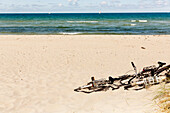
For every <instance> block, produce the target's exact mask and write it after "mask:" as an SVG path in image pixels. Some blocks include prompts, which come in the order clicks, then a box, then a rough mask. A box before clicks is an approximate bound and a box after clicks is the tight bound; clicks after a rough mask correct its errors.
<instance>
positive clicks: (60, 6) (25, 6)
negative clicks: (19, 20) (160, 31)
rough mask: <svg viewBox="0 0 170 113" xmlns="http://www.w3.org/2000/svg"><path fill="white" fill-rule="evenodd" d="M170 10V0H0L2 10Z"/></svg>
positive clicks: (0, 9)
mask: <svg viewBox="0 0 170 113" xmlns="http://www.w3.org/2000/svg"><path fill="white" fill-rule="evenodd" d="M99 11H101V12H139V11H141V12H147V11H170V0H0V12H99Z"/></svg>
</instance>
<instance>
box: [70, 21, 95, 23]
mask: <svg viewBox="0 0 170 113" xmlns="http://www.w3.org/2000/svg"><path fill="white" fill-rule="evenodd" d="M67 22H68V23H97V22H98V21H67Z"/></svg>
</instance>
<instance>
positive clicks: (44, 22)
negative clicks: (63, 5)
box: [0, 13, 170, 35]
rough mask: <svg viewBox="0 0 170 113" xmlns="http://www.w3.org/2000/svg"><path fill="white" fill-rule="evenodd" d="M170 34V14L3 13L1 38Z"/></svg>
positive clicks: (0, 19)
mask: <svg viewBox="0 0 170 113" xmlns="http://www.w3.org/2000/svg"><path fill="white" fill-rule="evenodd" d="M6 34H7V35H13V34H14V35H60V34H115V35H126V34H127V35H161V34H163V35H169V34H170V13H101V14H99V13H32V14H31V13H30V14H29V13H20V14H19V13H18V14H14V13H13V14H12V13H11V14H2V13H1V14H0V35H6Z"/></svg>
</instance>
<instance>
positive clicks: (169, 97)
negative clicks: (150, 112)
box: [153, 84, 170, 113]
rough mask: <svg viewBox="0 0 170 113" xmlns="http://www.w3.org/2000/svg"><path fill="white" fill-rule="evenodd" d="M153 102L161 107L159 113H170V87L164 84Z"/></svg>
mask: <svg viewBox="0 0 170 113" xmlns="http://www.w3.org/2000/svg"><path fill="white" fill-rule="evenodd" d="M153 100H154V101H155V103H156V105H157V106H158V107H159V109H158V112H163V113H170V85H168V84H162V85H161V87H160V88H159V89H158V91H157V95H156V96H155V97H154V98H153Z"/></svg>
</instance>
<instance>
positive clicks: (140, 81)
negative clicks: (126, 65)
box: [124, 62, 170, 90]
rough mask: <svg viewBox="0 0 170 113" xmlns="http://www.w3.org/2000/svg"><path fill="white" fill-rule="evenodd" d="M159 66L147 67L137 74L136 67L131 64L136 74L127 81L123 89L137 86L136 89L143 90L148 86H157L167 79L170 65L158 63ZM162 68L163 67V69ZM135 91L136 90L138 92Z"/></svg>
mask: <svg viewBox="0 0 170 113" xmlns="http://www.w3.org/2000/svg"><path fill="white" fill-rule="evenodd" d="M158 64H159V66H158V67H156V66H149V67H146V68H143V70H142V71H141V72H139V73H137V69H136V66H135V65H134V63H133V62H132V66H133V68H134V70H135V72H136V74H135V75H134V76H133V77H132V78H131V79H130V80H128V84H125V86H124V89H125V90H128V89H129V88H132V87H134V86H138V89H143V88H146V87H148V86H149V85H154V84H159V83H161V82H164V81H166V82H167V80H168V79H169V74H167V73H169V71H170V65H167V66H164V65H166V63H162V62H158ZM163 66H164V67H163ZM138 89H136V90H138Z"/></svg>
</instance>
